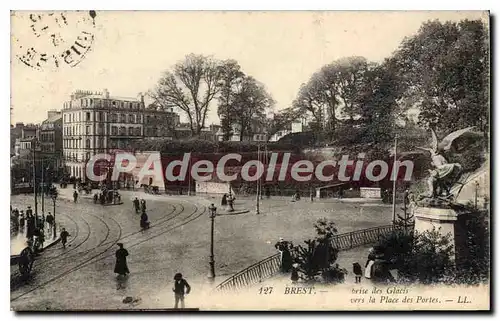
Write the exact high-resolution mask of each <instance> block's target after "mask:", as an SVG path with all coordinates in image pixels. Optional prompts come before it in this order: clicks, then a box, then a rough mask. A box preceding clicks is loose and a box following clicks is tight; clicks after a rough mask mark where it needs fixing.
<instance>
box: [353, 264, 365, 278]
mask: <svg viewBox="0 0 500 321" xmlns="http://www.w3.org/2000/svg"><path fill="white" fill-rule="evenodd" d="M352 273H354V283H361V276H363V269H362V268H361V264H359V263H358V262H354V263H353V264H352Z"/></svg>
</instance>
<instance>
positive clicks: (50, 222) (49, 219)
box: [45, 212, 54, 231]
mask: <svg viewBox="0 0 500 321" xmlns="http://www.w3.org/2000/svg"><path fill="white" fill-rule="evenodd" d="M45 221H46V222H47V225H48V226H49V231H51V230H52V226H54V216H52V214H50V212H49V213H48V214H47V216H46V217H45Z"/></svg>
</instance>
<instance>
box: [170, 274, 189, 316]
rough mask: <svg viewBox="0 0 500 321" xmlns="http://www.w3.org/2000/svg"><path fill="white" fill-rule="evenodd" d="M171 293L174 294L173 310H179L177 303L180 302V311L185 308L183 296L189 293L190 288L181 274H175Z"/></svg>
mask: <svg viewBox="0 0 500 321" xmlns="http://www.w3.org/2000/svg"><path fill="white" fill-rule="evenodd" d="M172 291H173V292H174V293H175V306H174V309H178V308H179V301H181V309H184V308H185V305H184V295H186V294H189V292H191V286H190V285H189V283H187V281H186V280H185V279H183V278H182V274H181V273H176V274H175V276H174V287H173V288H172Z"/></svg>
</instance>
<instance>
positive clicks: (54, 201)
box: [50, 187, 58, 239]
mask: <svg viewBox="0 0 500 321" xmlns="http://www.w3.org/2000/svg"><path fill="white" fill-rule="evenodd" d="M57 195H58V193H57V189H56V188H55V187H54V188H53V190H52V193H51V195H50V197H51V198H52V204H53V205H54V210H53V213H54V224H53V229H54V230H53V232H52V233H53V238H54V239H55V238H56V237H57V233H56V200H57Z"/></svg>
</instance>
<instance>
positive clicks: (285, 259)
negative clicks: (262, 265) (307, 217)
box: [274, 237, 292, 273]
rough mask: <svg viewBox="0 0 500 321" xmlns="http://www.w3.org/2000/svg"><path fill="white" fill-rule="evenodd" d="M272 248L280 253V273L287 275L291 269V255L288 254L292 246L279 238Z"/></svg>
mask: <svg viewBox="0 0 500 321" xmlns="http://www.w3.org/2000/svg"><path fill="white" fill-rule="evenodd" d="M274 247H275V248H276V249H277V250H278V251H279V252H280V253H281V272H282V273H288V272H289V271H290V269H291V268H292V255H291V254H290V249H291V248H292V244H291V243H290V242H287V241H285V240H284V239H283V238H282V237H280V239H279V241H278V242H277V243H276V244H275V245H274Z"/></svg>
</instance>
